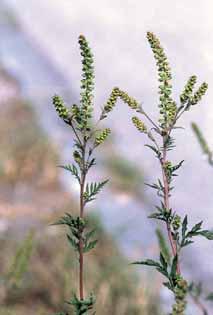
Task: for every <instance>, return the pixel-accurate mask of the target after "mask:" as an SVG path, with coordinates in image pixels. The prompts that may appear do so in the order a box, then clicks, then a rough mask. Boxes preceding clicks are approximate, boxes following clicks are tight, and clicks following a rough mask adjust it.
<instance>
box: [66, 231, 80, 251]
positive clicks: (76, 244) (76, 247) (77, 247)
mask: <svg viewBox="0 0 213 315" xmlns="http://www.w3.org/2000/svg"><path fill="white" fill-rule="evenodd" d="M67 239H68V241H69V243H70V245H71V246H72V247H73V248H74V249H75V250H79V242H78V241H77V240H75V239H74V238H73V237H72V236H70V235H69V234H67Z"/></svg>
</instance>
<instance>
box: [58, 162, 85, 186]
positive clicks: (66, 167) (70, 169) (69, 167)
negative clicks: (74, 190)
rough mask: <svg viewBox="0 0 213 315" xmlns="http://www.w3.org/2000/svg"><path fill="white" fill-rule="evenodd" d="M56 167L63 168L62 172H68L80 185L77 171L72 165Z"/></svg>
mask: <svg viewBox="0 0 213 315" xmlns="http://www.w3.org/2000/svg"><path fill="white" fill-rule="evenodd" d="M58 167H61V168H63V169H64V170H66V171H68V172H70V173H71V174H72V175H73V176H74V177H75V178H76V179H77V180H78V182H79V183H80V177H79V174H78V169H77V167H76V166H75V165H74V164H68V165H59V166H58Z"/></svg>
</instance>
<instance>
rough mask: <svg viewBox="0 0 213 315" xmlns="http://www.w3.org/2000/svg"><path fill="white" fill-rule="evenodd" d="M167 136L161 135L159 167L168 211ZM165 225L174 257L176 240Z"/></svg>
mask: <svg viewBox="0 0 213 315" xmlns="http://www.w3.org/2000/svg"><path fill="white" fill-rule="evenodd" d="M167 136H168V135H166V136H163V156H162V159H161V168H162V176H163V185H164V196H163V199H164V206H165V208H166V209H167V210H168V211H169V208H170V205H169V182H168V177H167V174H166V167H165V166H166V161H167V150H166V141H167ZM166 227H167V233H168V238H169V242H170V245H171V249H172V254H173V256H174V257H175V256H176V255H177V254H178V251H177V244H176V241H175V240H174V238H173V236H172V232H171V227H170V223H169V222H167V224H166ZM177 273H178V274H180V264H179V261H178V262H177Z"/></svg>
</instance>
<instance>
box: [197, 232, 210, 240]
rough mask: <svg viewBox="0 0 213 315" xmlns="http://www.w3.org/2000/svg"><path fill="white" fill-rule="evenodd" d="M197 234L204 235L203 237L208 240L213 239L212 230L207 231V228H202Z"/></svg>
mask: <svg viewBox="0 0 213 315" xmlns="http://www.w3.org/2000/svg"><path fill="white" fill-rule="evenodd" d="M199 235H202V236H204V237H205V238H207V239H208V240H210V241H212V240H213V231H209V230H202V231H201V232H200V233H199Z"/></svg>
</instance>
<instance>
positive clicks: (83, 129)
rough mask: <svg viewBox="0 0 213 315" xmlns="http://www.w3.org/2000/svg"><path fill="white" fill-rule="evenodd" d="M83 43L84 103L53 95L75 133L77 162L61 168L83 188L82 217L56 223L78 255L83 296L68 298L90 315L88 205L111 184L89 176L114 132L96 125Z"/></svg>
mask: <svg viewBox="0 0 213 315" xmlns="http://www.w3.org/2000/svg"><path fill="white" fill-rule="evenodd" d="M79 45H80V51H81V56H82V72H83V74H82V80H81V99H80V105H76V104H73V105H72V106H71V108H68V107H67V106H66V105H65V104H64V102H63V100H62V98H61V97H59V96H58V95H55V96H54V97H53V104H54V106H55V109H56V111H57V113H58V115H59V117H60V118H62V119H63V121H64V122H65V123H66V124H68V125H69V126H70V127H71V130H72V132H73V136H74V152H73V159H74V162H73V163H72V164H69V165H64V166H61V167H62V168H63V169H65V170H67V171H69V172H70V173H71V175H73V176H74V177H75V179H76V180H77V182H78V185H79V188H80V193H79V216H77V217H75V216H73V214H70V213H66V214H65V215H64V216H63V217H62V218H61V219H60V220H59V221H57V222H56V223H54V224H57V225H65V226H66V227H67V228H68V234H67V240H68V242H69V244H70V245H71V247H72V248H74V250H75V251H76V252H77V254H78V262H79V295H76V294H74V296H73V297H72V298H71V299H70V301H68V304H70V305H72V306H73V307H74V310H75V314H76V315H83V314H84V315H87V314H88V313H89V311H90V310H92V309H93V307H94V303H95V297H94V295H93V294H90V295H89V297H85V288H84V274H85V267H86V266H85V264H84V256H85V254H86V253H87V252H89V251H90V250H91V249H93V248H94V247H95V246H96V243H97V240H96V239H94V234H95V230H94V229H92V230H90V229H89V226H88V222H87V220H86V218H85V207H86V205H87V204H88V203H89V202H91V201H93V200H94V199H95V198H96V196H97V194H98V193H99V192H100V191H101V189H102V188H103V187H104V185H105V184H106V183H107V180H105V181H102V182H93V183H89V182H88V181H87V176H88V173H89V171H90V169H91V168H92V167H94V166H95V164H96V159H95V157H94V152H95V149H96V148H97V147H98V146H99V145H100V144H102V143H103V142H104V141H105V140H106V138H107V137H108V136H109V134H110V129H109V128H105V129H103V130H97V129H95V128H93V122H92V113H93V107H94V104H93V94H92V93H93V89H94V67H93V55H92V52H91V50H90V47H89V45H88V42H87V41H86V39H85V37H84V36H83V35H80V36H79ZM99 121H100V119H99ZM95 126H97V124H95ZM60 314H63V313H60ZM66 314H67V313H66Z"/></svg>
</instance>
